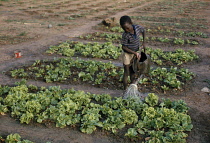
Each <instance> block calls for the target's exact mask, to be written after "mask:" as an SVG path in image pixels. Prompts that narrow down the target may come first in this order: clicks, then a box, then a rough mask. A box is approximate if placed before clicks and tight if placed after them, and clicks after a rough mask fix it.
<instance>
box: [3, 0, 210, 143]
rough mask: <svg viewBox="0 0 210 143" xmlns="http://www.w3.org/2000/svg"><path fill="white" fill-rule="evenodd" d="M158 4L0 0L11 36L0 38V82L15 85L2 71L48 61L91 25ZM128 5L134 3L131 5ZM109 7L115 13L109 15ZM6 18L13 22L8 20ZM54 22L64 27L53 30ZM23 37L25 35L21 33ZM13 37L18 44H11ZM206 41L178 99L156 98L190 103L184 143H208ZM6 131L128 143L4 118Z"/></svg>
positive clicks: (57, 140)
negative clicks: (190, 127) (188, 129)
mask: <svg viewBox="0 0 210 143" xmlns="http://www.w3.org/2000/svg"><path fill="white" fill-rule="evenodd" d="M159 1H160V0H151V1H146V2H142V4H139V5H138V4H137V3H136V2H138V1H137V0H132V1H130V2H128V3H124V2H123V1H119V0H118V1H105V0H97V1H87V0H79V1H68V0H62V2H61V1H59V2H58V1H57V2H56V1H53V0H52V1H51V3H50V2H49V1H42V2H41V1H38V2H35V1H26V0H25V1H24V0H20V1H16V2H10V3H8V2H3V1H0V9H1V10H0V15H1V16H0V22H1V26H0V32H1V33H0V36H1V37H2V36H5V35H9V36H11V38H10V37H7V40H2V39H3V38H2V39H1V40H0V43H1V45H0V71H1V73H0V84H1V85H14V82H16V81H18V79H12V78H10V77H8V76H6V75H5V74H4V71H7V70H9V69H11V68H14V67H17V66H22V65H27V64H30V63H33V62H34V61H35V60H37V59H53V58H54V57H53V56H49V55H47V54H45V53H44V52H45V50H46V49H47V48H48V47H49V46H50V45H55V44H58V43H59V42H64V41H66V40H71V39H74V37H77V36H79V35H82V34H85V33H90V32H94V31H96V30H94V28H93V27H94V26H96V25H98V24H99V23H100V22H101V21H102V19H103V18H107V17H116V18H117V19H119V17H120V16H122V15H126V14H131V13H132V12H133V11H136V10H138V9H143V8H144V7H147V6H149V5H151V4H154V3H157V2H159ZM132 3H133V4H135V5H132ZM104 5H105V6H106V8H105V7H104ZM113 5H114V6H115V7H113ZM128 5H129V6H130V7H128ZM43 7H45V9H44V8H43ZM48 7H49V8H48ZM114 8H115V9H117V10H115V11H114V10H113V9H114ZM209 8H210V7H209ZM209 8H208V9H206V10H203V11H200V14H201V16H202V17H205V18H206V19H207V20H208V22H209V23H210V17H209V13H210V9H209ZM91 10H92V11H91ZM23 11H24V12H23ZM113 11H114V12H113ZM88 12H89V13H88ZM68 13H70V14H68ZM87 13H88V14H87ZM85 14H86V15H85ZM66 17H68V18H74V17H76V18H75V19H76V20H72V21H70V22H69V19H65V18H66ZM5 20H6V22H5ZM11 20H12V22H9V21H11ZM48 24H52V26H53V27H52V28H48ZM59 24H60V25H65V26H58V25H59ZM208 26H209V25H208ZM206 32H208V33H210V30H209V29H207V30H206ZM24 33H26V34H25V35H24ZM21 34H22V35H23V36H22V37H21V36H20V35H21ZM18 37H19V39H20V40H19V41H18V40H14V39H15V38H18ZM11 41H12V42H13V43H12V42H11ZM205 41H206V42H205V45H202V46H198V47H194V49H195V50H196V54H198V55H199V56H200V59H201V60H200V62H198V63H195V64H189V65H185V66H184V67H185V68H188V69H189V70H190V71H192V72H194V73H195V74H196V79H195V81H193V83H192V84H191V86H190V87H189V88H188V89H186V90H185V91H183V93H182V94H181V95H176V96H173V95H163V94H159V96H160V97H167V98H171V99H172V100H177V99H182V100H184V101H185V102H186V103H187V104H188V105H189V107H190V111H189V114H190V116H191V117H192V121H193V125H194V128H193V130H192V131H191V132H190V133H189V137H188V138H187V142H188V143H209V142H210V95H208V94H207V93H204V92H201V89H202V88H203V87H205V86H209V85H208V83H206V82H204V80H206V79H208V80H210V38H207V39H205ZM17 49H18V50H21V52H22V54H23V56H22V57H21V58H18V59H17V58H14V51H15V50H17ZM117 62H118V61H117ZM28 84H34V85H37V86H50V85H58V84H54V83H50V84H49V83H45V82H42V81H33V80H29V81H28ZM59 85H60V86H61V87H62V88H72V87H73V88H75V89H78V90H81V89H85V91H87V92H92V93H109V94H110V95H112V96H120V95H121V94H122V92H123V91H121V90H107V89H100V88H95V87H87V86H83V85H65V84H62V85H61V84H59ZM10 133H19V134H20V135H21V136H22V137H23V138H26V139H29V140H31V141H34V142H37V143H39V142H40V143H43V142H46V141H51V142H53V143H64V142H65V143H68V142H71V143H83V142H86V143H98V142H102V143H115V142H116V143H117V142H129V141H127V140H123V139H122V138H116V137H114V136H107V135H106V134H105V133H103V132H96V133H93V134H92V135H86V134H82V133H81V132H79V131H78V130H74V129H71V128H64V129H59V128H55V127H53V126H47V127H46V126H42V125H37V124H35V125H24V124H20V123H19V121H16V120H15V119H13V118H11V117H10V116H9V115H6V116H0V134H1V135H8V134H10Z"/></svg>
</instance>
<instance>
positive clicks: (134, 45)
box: [120, 16, 145, 90]
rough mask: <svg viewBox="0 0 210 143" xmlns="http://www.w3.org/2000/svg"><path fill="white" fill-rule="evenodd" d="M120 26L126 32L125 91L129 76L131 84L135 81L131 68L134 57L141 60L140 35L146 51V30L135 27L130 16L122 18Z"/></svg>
mask: <svg viewBox="0 0 210 143" xmlns="http://www.w3.org/2000/svg"><path fill="white" fill-rule="evenodd" d="M120 25H121V27H122V29H123V30H124V33H123V34H122V40H121V44H122V49H123V66H124V75H123V86H124V90H126V89H127V86H128V76H130V80H131V83H134V82H135V81H134V80H135V72H134V71H133V69H132V66H131V60H132V58H133V57H134V56H136V57H137V58H138V59H140V58H141V55H140V53H139V47H140V37H139V36H140V35H142V37H143V42H142V46H143V48H144V50H145V44H144V39H145V30H144V28H143V27H141V26H140V25H134V24H133V23H132V21H131V18H130V17H129V16H122V17H121V18H120Z"/></svg>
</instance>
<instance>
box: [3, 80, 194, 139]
mask: <svg viewBox="0 0 210 143" xmlns="http://www.w3.org/2000/svg"><path fill="white" fill-rule="evenodd" d="M0 90H1V94H0V95H1V96H0V107H1V108H0V113H2V114H3V113H6V112H9V113H10V114H11V116H12V117H14V118H17V119H19V120H20V122H21V123H26V124H30V123H32V122H38V123H41V124H42V123H46V122H52V123H55V125H56V127H59V128H64V127H66V126H71V127H72V128H73V127H78V128H79V129H80V131H81V132H83V133H86V134H91V133H93V132H94V131H96V130H104V131H109V132H111V133H114V134H118V133H119V132H121V130H122V129H123V128H125V129H126V132H125V134H124V136H126V137H128V138H131V139H134V140H136V141H144V140H145V141H146V142H182V143H184V142H186V137H187V136H188V134H187V131H191V129H192V127H193V125H192V123H191V118H190V116H189V115H187V112H188V109H189V108H188V107H187V105H186V103H185V102H184V101H182V100H178V101H171V100H170V99H162V100H159V98H158V96H157V95H155V94H154V93H150V94H149V95H148V97H146V98H145V101H138V100H135V99H122V97H115V98H113V97H111V96H110V95H108V94H102V95H100V94H90V93H85V92H83V91H75V90H73V89H66V90H62V89H61V88H60V87H58V86H52V87H49V88H45V87H40V88H38V87H36V86H34V85H29V86H26V85H25V83H24V81H22V82H19V83H18V85H17V86H14V87H8V86H1V87H0ZM15 136H16V137H18V138H16V139H17V140H20V137H19V136H18V135H17V134H16V135H15ZM15 136H14V135H11V136H10V137H11V138H15Z"/></svg>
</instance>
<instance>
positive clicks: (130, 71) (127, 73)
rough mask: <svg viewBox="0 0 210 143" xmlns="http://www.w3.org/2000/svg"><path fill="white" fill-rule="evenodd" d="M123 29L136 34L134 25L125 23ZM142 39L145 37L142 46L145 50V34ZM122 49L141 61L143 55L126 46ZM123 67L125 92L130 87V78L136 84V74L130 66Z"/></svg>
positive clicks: (143, 33)
mask: <svg viewBox="0 0 210 143" xmlns="http://www.w3.org/2000/svg"><path fill="white" fill-rule="evenodd" d="M121 27H122V29H123V30H124V31H125V32H129V33H131V34H134V32H135V31H134V29H133V26H132V23H125V24H124V25H122V26H121ZM142 37H143V43H142V46H143V49H144V50H145V44H144V37H145V32H142ZM122 49H123V50H124V51H126V52H128V53H132V54H134V55H135V56H136V57H137V58H138V59H139V60H140V58H141V55H140V54H139V53H138V52H135V51H132V50H131V49H129V48H128V47H126V46H122ZM123 66H124V74H123V86H124V90H126V89H127V86H128V76H130V80H131V83H134V82H135V72H134V71H133V69H132V67H131V66H130V65H124V64H123Z"/></svg>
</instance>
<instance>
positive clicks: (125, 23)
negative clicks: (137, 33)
mask: <svg viewBox="0 0 210 143" xmlns="http://www.w3.org/2000/svg"><path fill="white" fill-rule="evenodd" d="M132 25H133V23H132V21H131V18H130V17H129V16H127V15H125V16H122V17H121V18H120V26H121V27H122V29H123V30H124V31H125V32H131V31H132V30H133V27H132Z"/></svg>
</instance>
